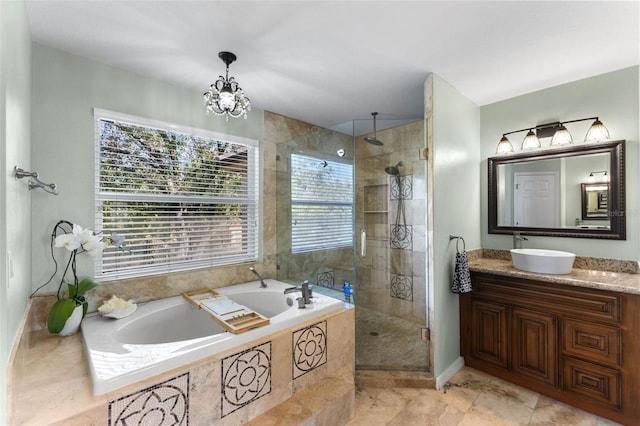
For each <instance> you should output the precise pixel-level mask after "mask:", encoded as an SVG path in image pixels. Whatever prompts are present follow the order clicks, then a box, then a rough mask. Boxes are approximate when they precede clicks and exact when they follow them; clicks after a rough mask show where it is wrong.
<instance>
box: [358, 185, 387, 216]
mask: <svg viewBox="0 0 640 426" xmlns="http://www.w3.org/2000/svg"><path fill="white" fill-rule="evenodd" d="M388 190H389V185H387V184H382V185H365V187H364V209H363V210H364V212H365V213H387V211H388V209H389V207H388V201H387V199H388V195H387V194H388Z"/></svg>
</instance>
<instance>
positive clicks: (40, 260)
mask: <svg viewBox="0 0 640 426" xmlns="http://www.w3.org/2000/svg"><path fill="white" fill-rule="evenodd" d="M33 74H34V75H33V97H34V103H33V117H34V120H33V127H32V129H33V133H32V146H33V157H32V162H33V168H34V169H35V170H38V171H39V172H40V173H41V176H42V177H43V178H44V180H45V181H47V182H49V181H51V182H55V183H56V184H57V185H58V190H59V192H60V195H59V196H52V195H49V194H46V193H44V192H41V191H40V192H38V193H34V197H33V200H32V202H33V212H34V213H33V217H32V233H33V239H32V241H33V262H32V264H33V281H34V287H35V286H37V285H39V284H40V283H43V282H46V280H47V279H48V278H49V275H50V274H51V267H52V261H51V258H50V253H49V235H50V234H51V229H52V228H53V225H54V224H55V223H56V222H57V221H58V220H60V219H67V220H69V221H71V222H73V223H78V224H80V225H82V226H84V227H89V228H93V224H94V173H95V167H94V153H95V141H94V121H93V108H100V109H106V110H111V111H116V112H120V113H125V114H131V115H136V116H140V117H147V118H152V119H154V120H160V121H166V122H170V123H176V124H181V125H185V126H193V127H196V128H202V129H208V130H213V131H216V132H219V133H224V134H231V135H236V136H243V137H247V138H251V139H257V140H262V129H263V112H262V111H261V110H259V109H255V108H254V109H252V111H251V112H250V113H249V116H248V119H247V120H245V119H230V120H229V121H225V119H224V118H222V117H219V116H215V115H207V113H206V111H205V108H204V106H203V104H202V92H203V91H204V89H205V88H203V91H197V90H192V89H188V88H185V87H181V86H177V85H174V84H171V83H168V82H165V81H161V80H157V79H153V78H149V77H145V76H142V75H140V74H136V73H133V72H129V71H124V70H122V69H118V68H115V67H111V66H108V65H105V64H103V63H100V62H96V61H93V60H90V59H87V58H83V57H80V56H76V55H72V54H69V53H66V52H63V51H61V50H57V49H53V48H50V47H47V46H44V45H40V44H37V43H34V44H33ZM78 269H79V275H92V274H93V265H92V262H91V261H90V260H89V259H87V260H86V261H85V260H84V259H83V260H79V261H78ZM56 287H57V284H56V283H51V284H49V286H48V287H46V288H45V289H43V290H42V291H54V290H55V288H56Z"/></svg>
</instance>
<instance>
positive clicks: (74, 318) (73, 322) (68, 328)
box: [58, 305, 82, 336]
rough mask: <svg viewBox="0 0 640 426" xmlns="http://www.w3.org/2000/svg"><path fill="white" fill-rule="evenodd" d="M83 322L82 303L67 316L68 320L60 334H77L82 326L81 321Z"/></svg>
mask: <svg viewBox="0 0 640 426" xmlns="http://www.w3.org/2000/svg"><path fill="white" fill-rule="evenodd" d="M81 322H82V305H78V306H76V307H75V309H74V310H73V312H72V313H71V316H70V317H69V318H67V322H65V323H64V327H63V328H62V330H60V333H58V334H59V335H60V336H71V335H72V334H76V333H77V332H78V329H79V328H80V323H81Z"/></svg>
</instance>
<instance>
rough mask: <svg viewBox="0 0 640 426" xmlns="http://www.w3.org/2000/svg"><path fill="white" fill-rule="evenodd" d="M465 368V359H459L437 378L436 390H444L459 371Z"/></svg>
mask: <svg viewBox="0 0 640 426" xmlns="http://www.w3.org/2000/svg"><path fill="white" fill-rule="evenodd" d="M462 367H464V358H463V357H459V358H458V359H456V360H455V361H454V362H453V363H452V364H451V365H450V366H448V367H447V368H446V369H445V370H444V371H443V372H442V374H440V375H439V376H437V377H436V389H438V390H439V389H442V388H443V387H444V385H446V384H447V382H448V381H449V379H451V378H452V377H453V376H454V375H455V374H456V373H457V372H458V371H460V370H462Z"/></svg>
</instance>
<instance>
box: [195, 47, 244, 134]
mask: <svg viewBox="0 0 640 426" xmlns="http://www.w3.org/2000/svg"><path fill="white" fill-rule="evenodd" d="M218 57H219V58H220V59H221V60H222V62H224V63H225V65H226V66H227V71H226V74H225V75H224V76H220V77H218V80H216V82H215V83H213V84H212V85H211V86H209V90H208V91H206V92H205V93H204V95H203V96H204V104H205V106H206V107H207V113H209V112H213V113H214V114H216V115H226V120H227V121H229V116H231V117H234V118H238V117H240V116H242V115H244V118H245V120H246V118H247V111H251V102H250V101H249V98H247V97H246V96H245V95H244V91H243V90H242V88H241V87H240V85H239V84H238V82H237V81H236V79H235V78H234V77H229V65H230V64H231V63H233V62H235V60H236V59H237V58H236V55H234V54H233V53H231V52H220V53H218Z"/></svg>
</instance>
